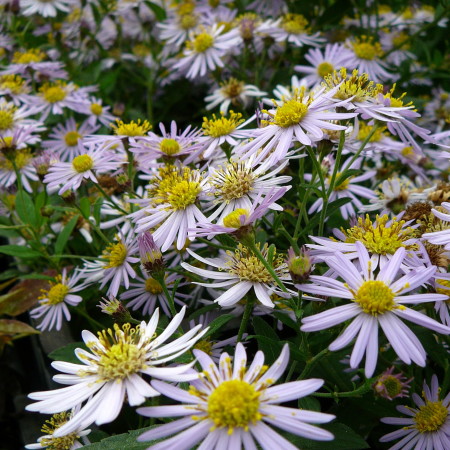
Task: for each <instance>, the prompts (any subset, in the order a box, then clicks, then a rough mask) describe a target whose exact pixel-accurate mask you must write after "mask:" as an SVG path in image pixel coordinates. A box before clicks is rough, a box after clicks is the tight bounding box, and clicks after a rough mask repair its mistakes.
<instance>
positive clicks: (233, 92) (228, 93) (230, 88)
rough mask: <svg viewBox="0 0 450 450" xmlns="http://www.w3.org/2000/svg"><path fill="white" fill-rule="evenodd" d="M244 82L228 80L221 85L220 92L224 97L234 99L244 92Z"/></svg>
mask: <svg viewBox="0 0 450 450" xmlns="http://www.w3.org/2000/svg"><path fill="white" fill-rule="evenodd" d="M244 86H245V84H244V82H243V81H239V80H237V79H236V78H230V79H229V80H228V81H227V82H226V83H223V84H222V87H221V89H220V90H221V91H222V93H223V94H224V95H225V97H228V98H231V99H235V98H236V97H237V96H238V95H239V94H241V93H242V91H243V90H244Z"/></svg>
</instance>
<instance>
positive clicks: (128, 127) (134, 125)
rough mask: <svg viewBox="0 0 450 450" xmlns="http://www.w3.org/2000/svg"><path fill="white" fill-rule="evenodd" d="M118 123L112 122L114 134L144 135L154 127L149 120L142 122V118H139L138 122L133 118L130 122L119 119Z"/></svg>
mask: <svg viewBox="0 0 450 450" xmlns="http://www.w3.org/2000/svg"><path fill="white" fill-rule="evenodd" d="M116 122H117V125H116V124H111V127H112V128H113V129H114V134H115V135H117V136H129V137H134V136H144V135H145V133H147V131H150V130H151V129H152V126H151V125H150V122H148V120H144V121H143V122H142V123H141V119H138V120H137V122H135V121H134V120H132V121H131V122H130V123H124V122H123V121H122V120H119V119H117V120H116Z"/></svg>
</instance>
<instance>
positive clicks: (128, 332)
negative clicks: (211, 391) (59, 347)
mask: <svg viewBox="0 0 450 450" xmlns="http://www.w3.org/2000/svg"><path fill="white" fill-rule="evenodd" d="M185 310H186V309H185V308H183V309H182V310H181V312H180V313H178V314H177V315H176V316H175V317H174V318H173V319H172V321H171V322H170V323H169V324H168V325H167V327H166V328H165V330H164V331H163V332H162V333H161V334H159V335H156V333H155V332H156V327H157V325H158V320H159V310H158V309H157V310H156V311H155V312H154V314H153V315H152V317H151V318H150V320H149V322H148V323H146V322H144V321H143V322H141V324H140V325H138V326H136V327H131V325H130V324H129V323H127V324H124V325H123V326H122V327H119V326H118V325H117V324H115V325H114V329H113V330H111V329H108V330H103V331H102V332H99V333H98V337H96V336H94V335H93V334H92V333H91V332H90V331H87V330H84V331H83V332H82V338H83V341H84V342H85V344H86V346H87V347H88V348H89V351H85V350H82V349H76V350H75V355H76V356H77V358H78V359H79V360H80V361H81V362H82V364H73V363H68V362H63V361H55V362H53V363H52V366H53V367H54V368H55V369H56V370H59V371H60V372H63V373H62V374H58V375H55V376H54V377H53V379H54V380H55V381H56V382H59V383H61V384H65V385H69V386H68V387H64V388H60V389H55V390H52V391H43V392H34V393H32V394H30V395H29V397H30V398H31V399H33V400H38V401H37V402H36V403H32V404H30V405H28V406H27V407H26V409H27V410H28V411H38V412H40V413H44V414H53V413H56V412H61V411H66V410H68V409H70V408H73V407H75V406H77V405H80V404H83V403H84V402H85V403H84V405H83V406H82V407H81V409H80V410H79V411H78V412H77V413H76V414H75V415H74V416H73V417H72V418H71V419H70V420H69V421H68V422H67V423H65V424H64V425H62V426H61V427H59V428H58V429H56V430H55V432H54V433H53V436H55V437H62V436H65V435H67V434H69V433H72V432H74V431H75V430H77V429H78V428H79V427H80V426H81V425H82V424H84V426H86V425H87V424H91V423H93V422H95V423H96V424H97V425H101V424H104V423H109V422H112V421H113V420H114V419H115V418H116V417H117V416H118V415H119V413H120V410H121V409H122V405H123V402H124V400H125V399H127V401H128V403H129V404H130V405H131V406H136V405H140V404H141V403H143V402H144V401H145V399H146V398H147V397H154V396H156V395H159V392H158V391H157V390H155V389H154V388H152V387H151V386H150V385H149V384H148V383H147V382H146V381H145V377H143V375H144V376H145V375H147V376H150V377H156V378H159V379H163V380H167V381H176V382H180V381H188V380H192V379H193V377H194V376H195V374H194V375H193V374H187V373H186V372H187V371H188V369H189V368H190V367H191V366H192V363H191V364H188V365H181V366H176V367H160V366H161V365H162V364H165V363H167V362H168V361H172V360H173V359H175V358H177V357H178V356H180V355H182V354H183V353H185V352H186V351H187V350H188V349H189V348H191V347H192V346H193V345H194V344H195V342H197V341H198V340H199V339H200V338H201V337H202V336H203V334H204V333H205V332H206V331H207V330H203V331H199V330H200V327H201V325H198V326H196V327H195V328H193V329H192V330H190V331H188V332H187V333H185V334H184V335H182V336H181V337H179V338H178V339H175V340H174V341H172V342H170V343H168V344H166V345H163V344H164V343H165V342H166V341H167V340H168V339H169V338H170V337H171V336H172V335H173V333H174V332H175V330H176V329H177V328H178V326H179V325H180V323H181V321H182V320H183V317H184V314H185Z"/></svg>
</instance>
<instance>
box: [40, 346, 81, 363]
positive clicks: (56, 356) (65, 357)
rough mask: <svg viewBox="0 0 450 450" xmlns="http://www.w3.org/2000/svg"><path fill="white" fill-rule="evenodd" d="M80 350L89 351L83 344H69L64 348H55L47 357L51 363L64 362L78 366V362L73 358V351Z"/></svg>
mask: <svg viewBox="0 0 450 450" xmlns="http://www.w3.org/2000/svg"><path fill="white" fill-rule="evenodd" d="M77 348H82V349H84V350H87V351H89V349H88V348H87V347H86V345H85V343H84V342H71V343H70V344H67V345H65V346H64V347H60V348H57V349H56V350H54V351H52V352H51V353H49V355H48V357H49V358H50V359H53V361H65V362H70V363H74V364H80V360H79V359H78V358H77V357H76V356H75V349H77Z"/></svg>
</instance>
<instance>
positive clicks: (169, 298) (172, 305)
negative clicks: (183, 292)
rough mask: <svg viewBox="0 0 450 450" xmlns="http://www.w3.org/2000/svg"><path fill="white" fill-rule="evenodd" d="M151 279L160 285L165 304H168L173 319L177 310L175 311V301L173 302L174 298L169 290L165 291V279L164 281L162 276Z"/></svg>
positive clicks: (154, 276)
mask: <svg viewBox="0 0 450 450" xmlns="http://www.w3.org/2000/svg"><path fill="white" fill-rule="evenodd" d="M153 278H154V279H155V280H156V281H158V283H159V284H160V285H161V287H162V290H163V292H164V295H165V296H166V298H167V303H168V304H169V309H170V312H171V314H172V317H174V316H175V315H176V314H177V310H176V309H175V301H174V297H172V295H171V294H170V292H169V290H168V289H167V284H166V279H165V276H164V274H163V275H162V276H160V275H153Z"/></svg>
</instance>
